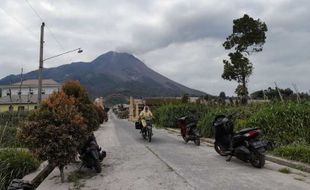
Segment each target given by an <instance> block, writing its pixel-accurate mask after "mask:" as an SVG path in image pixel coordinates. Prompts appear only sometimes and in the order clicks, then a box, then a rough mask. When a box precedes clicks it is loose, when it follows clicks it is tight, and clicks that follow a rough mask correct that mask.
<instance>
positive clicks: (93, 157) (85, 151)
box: [79, 134, 106, 173]
mask: <svg viewBox="0 0 310 190" xmlns="http://www.w3.org/2000/svg"><path fill="white" fill-rule="evenodd" d="M105 157H106V151H102V150H101V147H99V145H98V144H97V141H96V137H95V135H94V134H92V135H91V136H90V137H89V138H88V140H87V142H86V144H85V146H84V147H83V148H82V150H81V151H80V157H79V158H80V160H82V167H83V166H86V167H87V168H90V169H95V171H96V172H97V173H100V172H101V164H100V162H102V160H103V159H104V158H105Z"/></svg>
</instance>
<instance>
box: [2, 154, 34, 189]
mask: <svg viewBox="0 0 310 190" xmlns="http://www.w3.org/2000/svg"><path fill="white" fill-rule="evenodd" d="M39 164H40V163H39V161H38V160H36V159H35V158H33V157H32V155H31V154H30V153H29V152H28V151H26V150H22V149H2V150H0V168H1V170H0V189H1V190H2V189H6V188H7V186H8V185H9V183H10V181H11V180H13V179H14V178H22V177H24V176H25V175H26V174H28V173H30V172H32V171H35V170H36V169H37V168H38V167H39Z"/></svg>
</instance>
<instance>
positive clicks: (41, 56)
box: [38, 22, 45, 105]
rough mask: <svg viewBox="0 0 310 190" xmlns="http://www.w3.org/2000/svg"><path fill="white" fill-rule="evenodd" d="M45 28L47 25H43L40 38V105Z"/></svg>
mask: <svg viewBox="0 0 310 190" xmlns="http://www.w3.org/2000/svg"><path fill="white" fill-rule="evenodd" d="M44 27H45V23H44V22H42V25H41V36H40V57H39V78H38V81H39V84H38V105H40V104H41V101H42V72H43V44H44Z"/></svg>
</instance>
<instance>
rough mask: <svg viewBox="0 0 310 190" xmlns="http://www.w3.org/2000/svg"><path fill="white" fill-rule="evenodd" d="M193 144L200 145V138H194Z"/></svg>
mask: <svg viewBox="0 0 310 190" xmlns="http://www.w3.org/2000/svg"><path fill="white" fill-rule="evenodd" d="M194 143H195V145H197V146H200V138H197V139H195V140H194Z"/></svg>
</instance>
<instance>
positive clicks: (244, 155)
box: [213, 115, 270, 168]
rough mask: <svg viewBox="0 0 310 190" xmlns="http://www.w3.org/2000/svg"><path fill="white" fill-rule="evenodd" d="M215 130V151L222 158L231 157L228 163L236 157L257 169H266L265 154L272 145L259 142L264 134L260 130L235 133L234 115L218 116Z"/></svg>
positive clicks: (245, 130)
mask: <svg viewBox="0 0 310 190" xmlns="http://www.w3.org/2000/svg"><path fill="white" fill-rule="evenodd" d="M213 129H214V132H215V142H214V148H215V151H216V152H217V153H218V154H220V155H221V156H229V157H228V159H227V161H230V160H231V158H232V156H236V157H237V158H238V159H240V160H242V161H244V162H248V161H249V162H250V163H251V164H252V165H253V166H254V167H256V168H262V167H264V164H265V152H266V150H267V149H269V148H270V144H269V143H268V142H266V141H261V140H259V136H260V135H261V134H262V131H261V130H260V129H259V128H245V129H242V130H240V131H238V132H236V133H235V132H234V124H233V122H232V115H230V116H225V115H218V116H216V117H215V119H214V121H213Z"/></svg>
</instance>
